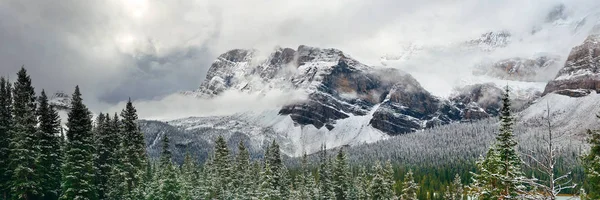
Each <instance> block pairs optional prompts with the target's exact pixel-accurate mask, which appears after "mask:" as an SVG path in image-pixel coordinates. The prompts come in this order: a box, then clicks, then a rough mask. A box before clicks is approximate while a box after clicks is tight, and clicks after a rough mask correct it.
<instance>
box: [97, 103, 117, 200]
mask: <svg viewBox="0 0 600 200" xmlns="http://www.w3.org/2000/svg"><path fill="white" fill-rule="evenodd" d="M117 120H118V119H117ZM115 121H116V120H114V119H111V118H110V115H109V114H108V113H107V114H102V113H100V115H99V116H98V120H97V122H96V123H97V128H96V131H95V133H96V142H95V144H96V153H97V159H96V168H97V169H98V170H97V177H96V180H97V184H98V197H99V198H100V199H106V198H108V191H109V190H110V185H109V181H110V177H111V175H112V172H113V168H114V167H115V165H117V164H118V163H117V162H118V159H119V158H118V157H117V153H118V152H117V151H118V149H119V141H120V140H119V135H118V133H117V132H118V130H116V129H115V128H114V127H113V126H114V125H113V123H115Z"/></svg>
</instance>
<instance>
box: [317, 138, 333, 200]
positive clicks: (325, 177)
mask: <svg viewBox="0 0 600 200" xmlns="http://www.w3.org/2000/svg"><path fill="white" fill-rule="evenodd" d="M319 162H320V163H319V199H321V200H326V199H334V198H335V194H334V192H333V185H332V180H331V167H330V166H331V164H330V161H329V159H328V157H327V147H326V146H325V145H323V146H321V152H320V154H319Z"/></svg>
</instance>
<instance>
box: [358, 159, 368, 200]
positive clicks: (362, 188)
mask: <svg viewBox="0 0 600 200" xmlns="http://www.w3.org/2000/svg"><path fill="white" fill-rule="evenodd" d="M354 182H355V185H356V187H357V195H356V196H357V199H360V200H367V199H370V197H371V194H370V188H371V181H370V180H369V177H368V174H367V170H366V169H365V167H364V166H361V167H360V168H359V169H358V175H357V177H356V179H355V180H354Z"/></svg>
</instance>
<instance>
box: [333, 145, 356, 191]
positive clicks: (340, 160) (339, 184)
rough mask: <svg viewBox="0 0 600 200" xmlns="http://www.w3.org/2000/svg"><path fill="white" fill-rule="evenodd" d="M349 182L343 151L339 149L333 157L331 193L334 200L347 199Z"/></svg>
mask: <svg viewBox="0 0 600 200" xmlns="http://www.w3.org/2000/svg"><path fill="white" fill-rule="evenodd" d="M351 180H352V179H351V177H350V167H349V166H348V161H347V158H346V154H345V153H344V151H343V149H341V148H340V150H339V151H338V154H337V156H336V157H335V162H334V168H333V186H334V189H333V191H334V192H335V199H337V200H343V199H348V192H349V190H350V184H351V183H352V181H351Z"/></svg>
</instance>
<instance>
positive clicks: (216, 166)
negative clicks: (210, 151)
mask: <svg viewBox="0 0 600 200" xmlns="http://www.w3.org/2000/svg"><path fill="white" fill-rule="evenodd" d="M212 164H213V169H212V170H213V171H212V172H211V175H212V176H213V177H212V179H213V180H212V181H213V183H212V184H214V186H213V189H214V190H213V191H212V193H213V195H214V198H217V199H225V198H226V197H228V196H231V195H232V191H231V188H232V187H231V185H232V175H233V172H232V167H231V158H230V155H229V149H228V148H227V142H225V139H224V138H223V137H222V136H219V137H218V138H217V141H216V144H215V156H214V160H213V163H212Z"/></svg>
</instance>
